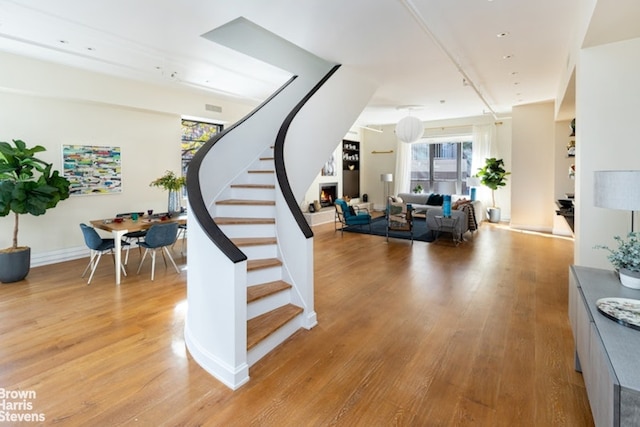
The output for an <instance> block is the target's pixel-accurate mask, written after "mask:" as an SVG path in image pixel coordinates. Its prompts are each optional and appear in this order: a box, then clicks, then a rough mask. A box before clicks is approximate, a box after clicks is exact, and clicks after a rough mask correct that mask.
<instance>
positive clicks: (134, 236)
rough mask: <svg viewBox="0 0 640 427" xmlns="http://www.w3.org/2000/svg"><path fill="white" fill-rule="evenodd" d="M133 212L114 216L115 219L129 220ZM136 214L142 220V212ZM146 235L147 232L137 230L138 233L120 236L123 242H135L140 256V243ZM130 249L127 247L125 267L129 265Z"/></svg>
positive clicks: (132, 232) (133, 232)
mask: <svg viewBox="0 0 640 427" xmlns="http://www.w3.org/2000/svg"><path fill="white" fill-rule="evenodd" d="M132 213H134V212H127V213H119V214H116V218H131V214H132ZM135 213H137V214H138V217H139V218H142V217H143V215H144V212H135ZM146 235H147V230H138V231H130V232H128V233H125V235H124V236H122V237H123V238H124V241H125V242H127V243H129V244H131V243H133V241H134V240H135V241H136V244H137V245H138V250H139V252H140V254H142V248H141V247H140V242H141V241H143V240H144V237H145V236H146ZM130 249H131V246H127V256H126V257H125V258H124V265H127V264H128V263H129V250H130Z"/></svg>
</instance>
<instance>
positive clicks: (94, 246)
mask: <svg viewBox="0 0 640 427" xmlns="http://www.w3.org/2000/svg"><path fill="white" fill-rule="evenodd" d="M80 229H81V230H82V235H83V236H84V242H85V243H86V245H87V246H88V247H89V249H90V250H91V256H90V259H89V264H87V267H86V268H85V269H84V272H83V273H82V276H81V277H84V276H85V274H87V270H89V267H91V274H90V275H89V281H88V282H87V285H89V284H91V279H93V273H95V272H96V267H98V263H99V262H100V258H101V257H102V254H104V253H106V252H110V253H111V255H113V248H115V246H116V245H115V240H114V239H104V238H102V237H100V235H99V234H98V232H97V231H96V230H95V229H94V228H93V227H89V226H88V225H87V224H84V223H83V224H80ZM125 246H129V243H127V242H122V247H125ZM114 262H115V257H114ZM120 268H122V273H123V274H124V275H125V276H126V275H127V271H126V270H125V269H124V265H122V263H120Z"/></svg>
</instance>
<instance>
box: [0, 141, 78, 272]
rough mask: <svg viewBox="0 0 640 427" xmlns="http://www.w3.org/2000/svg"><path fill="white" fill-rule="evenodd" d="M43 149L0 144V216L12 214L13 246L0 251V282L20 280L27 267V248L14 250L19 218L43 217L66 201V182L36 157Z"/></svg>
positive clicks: (16, 143) (29, 261)
mask: <svg viewBox="0 0 640 427" xmlns="http://www.w3.org/2000/svg"><path fill="white" fill-rule="evenodd" d="M45 150H46V148H44V147H42V146H40V145H36V146H35V147H32V148H27V145H26V143H25V142H24V141H22V140H19V139H14V140H13V145H11V144H9V143H8V142H0V216H7V215H9V214H10V213H13V216H14V227H13V244H12V246H11V247H9V248H6V249H2V250H0V282H3V283H10V282H17V281H19V280H22V279H24V278H25V277H26V276H27V274H28V273H29V269H30V267H31V248H30V247H28V246H18V226H19V221H20V215H23V214H31V215H35V216H39V215H43V214H44V213H45V212H46V211H47V209H51V208H54V207H55V206H56V205H57V204H58V202H59V201H61V200H65V199H67V198H68V197H69V185H70V183H69V181H68V180H67V179H66V178H64V177H62V176H60V173H59V172H58V171H54V170H52V167H53V166H52V165H51V164H50V163H47V162H45V161H44V160H42V159H39V158H37V157H36V153H39V152H42V151H45Z"/></svg>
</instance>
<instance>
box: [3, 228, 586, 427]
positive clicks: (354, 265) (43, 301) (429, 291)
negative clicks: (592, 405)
mask: <svg viewBox="0 0 640 427" xmlns="http://www.w3.org/2000/svg"><path fill="white" fill-rule="evenodd" d="M314 231H315V238H314V245H315V250H316V255H315V286H316V292H315V308H316V312H317V315H318V326H316V327H315V328H313V329H312V330H310V331H306V330H302V331H300V332H298V333H297V334H295V335H294V336H293V337H292V338H291V339H290V340H289V341H287V342H286V343H284V344H283V345H281V346H280V347H278V348H277V349H276V350H275V351H274V352H273V353H271V354H269V355H268V356H266V357H265V358H264V359H262V360H261V361H260V362H258V363H257V364H256V365H255V366H254V367H253V368H251V370H250V374H251V380H250V381H249V383H248V384H246V385H244V386H243V387H242V388H240V389H239V390H237V391H235V392H234V391H231V390H229V389H228V388H226V387H225V386H223V385H222V384H221V383H220V382H218V381H216V380H215V379H214V378H212V377H211V376H209V375H208V374H207V373H206V372H204V371H203V370H202V369H201V368H200V367H199V366H198V365H197V364H196V363H195V362H194V361H193V360H192V359H191V358H190V356H189V355H188V353H187V352H186V350H185V346H184V340H183V328H184V315H185V311H186V303H185V298H186V289H185V285H186V283H185V282H186V273H185V272H183V273H182V274H180V275H178V274H176V273H175V271H173V270H172V269H164V265H163V264H162V262H160V263H159V264H158V265H157V266H156V280H155V281H154V282H151V281H150V280H149V276H150V265H149V264H146V265H145V267H143V269H142V271H141V273H140V275H139V276H137V275H136V274H135V269H136V268H137V262H138V260H139V257H138V254H137V251H132V252H131V259H130V261H129V264H130V266H129V269H128V270H129V276H128V277H123V280H122V285H121V286H119V287H117V286H115V285H114V275H113V264H112V262H111V260H110V259H109V258H108V257H106V258H104V259H103V260H102V261H101V265H100V266H99V267H98V271H97V272H96V275H95V277H94V279H93V281H92V284H91V285H90V286H87V285H86V281H85V280H84V279H82V278H80V274H81V273H82V270H83V269H84V267H85V262H86V260H77V261H72V262H66V263H61V264H57V265H51V266H45V267H39V268H34V269H32V271H31V273H30V274H29V276H28V279H27V280H26V282H22V283H19V284H4V285H0V388H2V389H4V390H5V393H6V391H16V390H25V391H33V392H35V394H36V395H35V396H33V395H31V396H29V398H28V399H25V402H27V403H30V404H31V406H32V407H31V409H30V410H28V411H25V410H9V411H8V410H7V407H6V406H4V409H3V407H0V411H2V410H4V411H5V414H6V412H12V413H14V414H24V413H27V412H28V413H37V414H43V415H44V416H45V419H46V420H45V421H44V422H43V423H41V424H43V425H54V424H55V425H62V426H89V425H91V426H119V425H136V426H158V425H167V426H197V425H211V426H248V425H255V426H327V425H340V426H394V425H399V426H465V425H468V426H589V425H593V421H592V418H591V414H590V410H589V406H588V401H587V397H586V392H585V389H584V383H583V380H582V376H581V375H580V374H579V373H576V372H575V371H574V370H573V341H572V336H571V330H570V327H569V323H568V318H567V275H568V266H569V264H571V262H572V258H573V242H572V241H569V240H566V239H561V238H553V237H549V236H540V235H535V234H527V233H521V232H515V231H511V230H509V229H507V228H503V227H499V226H495V225H490V224H484V225H482V226H481V228H480V230H479V232H477V233H476V235H475V237H473V238H472V239H469V237H468V236H467V239H469V240H468V241H467V242H465V243H463V244H461V245H460V246H458V247H453V246H451V245H450V244H448V242H445V241H439V242H436V243H423V242H417V241H416V242H414V243H413V245H411V244H410V243H409V242H408V241H404V240H394V239H391V240H390V241H389V243H387V242H386V240H385V238H382V237H375V236H368V235H360V234H350V233H344V236H341V234H340V233H339V232H337V233H334V231H333V225H332V224H328V225H322V226H319V227H316V228H315V230H314ZM175 254H176V257H175V258H176V262H178V265H179V267H181V268H185V264H184V263H185V259H184V258H182V257H181V256H180V248H179V247H178V246H176V250H175ZM0 391H1V390H0ZM0 401H2V399H0ZM5 401H11V402H14V401H15V402H22V401H23V400H22V399H21V398H16V399H11V398H10V399H6V400H5ZM1 415H2V413H1V412H0V416H1ZM0 425H21V424H20V423H18V422H13V423H9V424H3V423H2V422H0ZM22 425H37V423H33V422H29V423H23V424H22Z"/></svg>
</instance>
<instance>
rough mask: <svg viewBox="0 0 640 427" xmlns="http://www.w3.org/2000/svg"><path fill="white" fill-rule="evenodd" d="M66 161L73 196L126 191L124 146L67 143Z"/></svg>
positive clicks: (65, 167) (63, 151)
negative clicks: (121, 149)
mask: <svg viewBox="0 0 640 427" xmlns="http://www.w3.org/2000/svg"><path fill="white" fill-rule="evenodd" d="M62 160H63V164H64V172H63V173H64V177H65V178H67V179H68V180H69V182H71V186H70V187H69V192H70V193H71V195H72V196H74V195H75V196H79V195H88V194H113V193H121V192H122V176H121V156H120V147H101V146H96V145H63V146H62Z"/></svg>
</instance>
